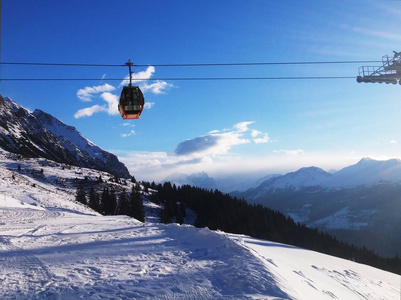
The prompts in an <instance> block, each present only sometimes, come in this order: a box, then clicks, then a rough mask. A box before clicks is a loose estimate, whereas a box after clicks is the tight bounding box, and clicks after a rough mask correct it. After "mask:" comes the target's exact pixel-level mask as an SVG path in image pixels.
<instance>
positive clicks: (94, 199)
mask: <svg viewBox="0 0 401 300" xmlns="http://www.w3.org/2000/svg"><path fill="white" fill-rule="evenodd" d="M88 205H89V207H90V208H92V209H93V210H94V211H97V212H98V211H99V210H100V197H99V195H98V194H97V193H96V192H95V189H94V188H93V187H91V188H90V190H89V203H88Z"/></svg>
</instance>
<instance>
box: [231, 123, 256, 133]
mask: <svg viewBox="0 0 401 300" xmlns="http://www.w3.org/2000/svg"><path fill="white" fill-rule="evenodd" d="M253 123H255V122H241V123H238V124H235V125H234V129H235V130H236V131H238V132H245V131H248V130H249V128H248V126H249V125H251V124H253Z"/></svg>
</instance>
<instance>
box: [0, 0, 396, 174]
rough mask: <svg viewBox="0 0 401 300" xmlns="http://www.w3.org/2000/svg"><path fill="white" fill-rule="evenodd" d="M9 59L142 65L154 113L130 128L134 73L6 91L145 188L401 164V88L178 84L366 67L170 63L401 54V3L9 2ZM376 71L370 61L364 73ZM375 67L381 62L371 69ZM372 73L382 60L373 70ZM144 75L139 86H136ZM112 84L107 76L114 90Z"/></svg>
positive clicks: (4, 39)
mask: <svg viewBox="0 0 401 300" xmlns="http://www.w3.org/2000/svg"><path fill="white" fill-rule="evenodd" d="M1 12H2V20H1V21H2V24H1V25H2V26H1V30H2V32H1V33H2V35H1V61H3V62H45V63H67V64H68V63H82V64H124V63H125V62H126V61H127V60H128V59H131V60H132V61H133V62H134V63H135V64H138V65H149V67H137V68H134V70H133V71H134V72H135V73H136V74H135V76H138V77H141V78H149V79H150V80H147V81H141V82H137V84H138V85H139V86H140V87H141V89H142V90H143V91H144V95H145V100H146V102H147V107H146V109H145V110H144V112H143V114H142V116H141V118H140V119H139V120H130V121H124V120H122V119H121V117H120V116H119V115H118V113H117V110H116V105H115V104H116V101H117V99H118V95H119V93H120V91H121V89H122V85H123V84H124V82H122V81H121V80H111V79H122V78H125V77H126V76H127V75H128V68H123V67H60V66H58V67H55V66H16V65H12V66H11V65H2V66H1V69H0V74H1V77H2V78H91V79H97V78H99V80H95V81H56V82H53V81H33V82H32V81H2V82H0V92H1V94H2V95H3V96H8V97H10V98H12V99H13V100H15V101H16V102H18V103H20V104H21V105H23V106H25V107H27V108H29V109H30V110H34V109H36V108H39V109H42V110H44V111H46V112H48V113H50V114H52V115H54V116H55V117H57V118H59V119H60V120H62V121H63V122H65V123H67V124H69V125H73V126H75V127H76V128H77V129H78V130H79V131H80V132H81V133H83V134H84V135H85V136H86V137H87V138H88V139H90V140H91V141H93V142H94V143H96V144H97V145H99V146H100V147H102V148H104V149H106V150H109V151H111V152H113V153H115V154H116V155H118V156H119V158H120V160H121V161H123V162H124V163H125V164H126V165H127V166H128V168H129V170H130V172H131V174H132V175H134V176H135V177H136V178H138V179H144V180H160V179H163V178H164V177H166V176H167V175H169V174H171V173H173V172H183V173H188V174H190V173H194V172H201V171H205V172H207V173H209V174H210V175H212V176H216V177H218V176H222V175H227V174H234V173H243V174H246V173H260V174H261V175H266V174H271V173H285V172H289V171H294V170H296V169H298V168H300V167H303V166H312V165H313V166H318V167H321V168H324V169H326V170H330V169H339V168H341V167H344V166H347V165H349V164H352V163H356V162H357V161H358V160H359V159H361V158H362V157H367V156H369V157H372V158H376V159H387V158H394V157H400V155H401V152H400V151H401V147H400V144H401V136H400V135H401V131H400V125H401V120H400V117H399V116H400V111H401V87H400V86H399V85H385V84H362V83H360V84H358V83H357V82H356V81H355V79H319V80H222V81H178V80H175V81H174V80H159V81H154V80H152V79H154V78H180V77H291V76H355V77H356V76H357V75H358V67H359V66H360V65H359V64H322V65H276V66H221V67H162V66H160V67H158V66H156V65H158V64H187V63H238V62H299V61H353V60H381V57H382V56H383V55H386V54H388V55H391V54H392V51H393V50H397V51H401V33H400V30H399V28H400V21H399V20H400V17H401V2H400V1H381V0H380V1H379V0H369V1H366V0H364V1H360V0H354V1H332V3H331V2H328V1H313V0H311V1H302V2H300V1H292V0H288V1H281V0H280V1H279V0H277V1H276V0H265V1H262V0H258V1H255V0H249V1H237V0H229V1H228V0H227V1H226V0H218V1H209V0H204V1H195V0H194V1H188V0H187V1H184V0H183V1H181V0H172V1H162V0H160V1H151V0H148V1H145V0H141V1H139V0H138V1H134V0H127V1H125V0H118V1H112V0H97V1H92V0H85V1H77V0H69V1H64V0H60V1H54V0H41V1H33V0H32V1H31V0H4V1H3V5H2V11H1ZM362 65H366V64H362ZM367 65H371V64H367ZM373 65H374V64H373ZM138 77H137V78H138ZM102 79H103V80H102Z"/></svg>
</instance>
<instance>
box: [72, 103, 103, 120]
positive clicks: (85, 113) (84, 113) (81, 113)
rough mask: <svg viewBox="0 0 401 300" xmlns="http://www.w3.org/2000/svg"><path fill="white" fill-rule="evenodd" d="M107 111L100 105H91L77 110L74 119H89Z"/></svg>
mask: <svg viewBox="0 0 401 300" xmlns="http://www.w3.org/2000/svg"><path fill="white" fill-rule="evenodd" d="M106 110H107V109H106V108H105V107H104V106H100V105H93V106H91V107H87V108H83V109H80V110H78V111H77V112H76V113H75V114H74V117H75V118H76V119H78V118H82V117H90V116H91V115H93V114H94V113H97V112H100V111H106Z"/></svg>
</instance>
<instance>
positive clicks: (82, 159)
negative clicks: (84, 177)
mask: <svg viewBox="0 0 401 300" xmlns="http://www.w3.org/2000/svg"><path fill="white" fill-rule="evenodd" d="M0 148H2V149H4V150H6V151H9V152H12V153H17V154H21V155H23V156H26V157H43V158H47V159H51V160H54V161H56V162H60V163H67V164H70V165H75V166H80V167H86V168H95V169H98V170H102V171H107V172H109V173H111V174H114V175H116V176H119V177H122V178H128V177H130V174H129V172H128V169H127V168H126V167H125V165H124V164H122V163H121V162H119V161H118V159H117V157H116V156H115V155H114V154H111V153H109V152H107V151H105V150H103V149H101V148H99V147H98V146H96V145H95V144H93V143H92V142H90V141H89V140H88V139H86V138H85V137H84V136H82V135H81V134H80V133H79V132H78V131H77V130H76V129H75V128H74V127H72V126H68V125H66V124H64V123H63V122H61V121H60V120H58V119H56V118H55V117H53V116H51V115H49V114H47V113H45V112H43V111H41V110H35V111H34V112H31V111H29V110H27V109H26V108H24V107H22V106H21V105H19V104H17V103H16V102H14V101H13V100H11V99H10V98H3V97H1V95H0Z"/></svg>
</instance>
